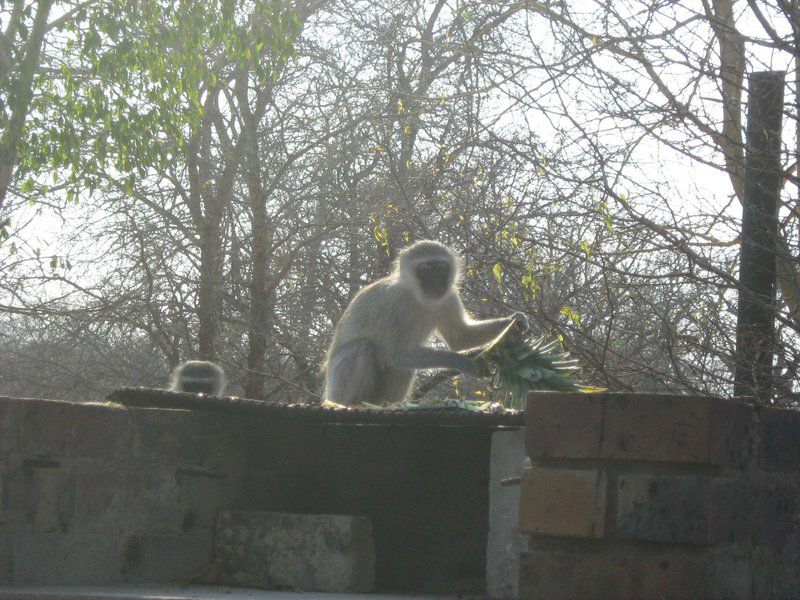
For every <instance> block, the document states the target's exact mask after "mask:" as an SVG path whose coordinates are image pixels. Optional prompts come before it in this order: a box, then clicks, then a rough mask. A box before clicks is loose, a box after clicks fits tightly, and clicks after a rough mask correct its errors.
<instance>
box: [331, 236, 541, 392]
mask: <svg viewBox="0 0 800 600" xmlns="http://www.w3.org/2000/svg"><path fill="white" fill-rule="evenodd" d="M460 272H461V264H460V260H459V259H458V257H457V256H456V255H455V253H453V251H452V250H450V249H449V248H448V247H447V246H445V245H444V244H440V243H439V242H434V241H420V242H417V243H415V244H413V245H411V246H409V247H408V248H406V249H405V250H403V251H402V252H401V253H400V256H399V257H398V259H397V261H396V263H395V267H394V272H393V273H392V274H391V275H389V276H388V277H384V278H383V279H380V280H378V281H376V282H375V283H372V284H371V285H368V286H367V287H365V288H364V289H362V290H361V291H360V292H359V293H358V294H357V295H356V297H355V298H353V301H352V302H351V303H350V305H349V306H348V307H347V309H346V310H345V312H344V314H343V315H342V318H341V320H340V321H339V324H338V325H337V326H336V330H335V332H334V335H333V341H332V342H331V345H330V348H328V354H327V356H326V358H325V364H324V367H323V369H324V371H325V373H326V383H325V400H328V401H331V402H336V403H338V404H359V403H361V402H364V401H367V402H372V403H389V404H391V403H395V402H401V401H402V400H403V399H405V397H406V396H407V395H408V393H409V391H410V389H411V387H412V385H413V383H414V376H415V371H416V369H457V370H459V371H461V372H463V373H468V374H470V375H475V376H481V375H482V372H481V367H480V366H479V364H478V363H477V362H476V361H475V360H474V359H472V358H471V357H469V356H467V355H465V354H459V353H458V351H459V350H469V349H473V348H478V347H480V346H483V345H485V344H486V343H488V342H490V341H492V340H493V339H495V338H496V337H497V336H498V335H500V333H502V331H503V329H505V328H506V327H507V326H508V325H509V324H510V323H511V321H512V320H516V322H517V323H519V327H520V329H523V330H527V328H528V321H527V319H526V317H525V315H523V314H521V313H515V314H514V315H512V316H510V317H502V318H499V319H488V320H485V321H476V320H474V319H472V318H470V317H469V315H467V313H466V312H465V310H464V305H463V304H462V302H461V297H460V296H459V293H458V288H457V282H458V278H459V275H460ZM434 332H437V333H438V335H439V337H441V338H442V339H443V340H444V342H445V343H446V344H447V346H448V347H449V348H450V349H449V350H444V349H436V348H430V347H427V346H426V345H425V344H426V343H427V342H428V341H429V340H430V338H431V336H432V335H433V334H434Z"/></svg>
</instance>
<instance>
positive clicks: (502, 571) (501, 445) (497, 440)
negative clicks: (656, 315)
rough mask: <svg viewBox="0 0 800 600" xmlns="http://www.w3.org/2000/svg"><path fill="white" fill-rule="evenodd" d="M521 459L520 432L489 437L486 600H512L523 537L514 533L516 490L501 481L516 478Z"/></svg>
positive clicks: (522, 438) (522, 440)
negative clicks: (510, 599) (487, 599)
mask: <svg viewBox="0 0 800 600" xmlns="http://www.w3.org/2000/svg"><path fill="white" fill-rule="evenodd" d="M527 462H528V460H527V458H526V457H525V431H524V430H523V429H516V430H508V431H497V432H495V433H493V434H492V456H491V463H490V466H489V538H488V540H487V543H486V594H487V595H488V596H489V597H490V598H516V596H517V585H518V583H519V555H520V553H522V552H523V551H524V550H525V548H526V540H525V536H523V535H522V534H520V533H519V532H518V531H517V513H518V512H519V501H520V486H519V485H509V486H502V485H501V484H500V483H501V481H503V480H504V479H509V478H512V477H519V476H520V475H521V474H522V471H523V469H524V468H525V466H526V464H527Z"/></svg>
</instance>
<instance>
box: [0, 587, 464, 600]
mask: <svg viewBox="0 0 800 600" xmlns="http://www.w3.org/2000/svg"><path fill="white" fill-rule="evenodd" d="M220 598H225V600H299V599H300V598H308V599H310V600H332V599H334V598H337V599H338V598H341V599H343V600H393V599H397V598H402V599H403V600H436V599H439V600H444V599H445V598H454V596H393V595H386V594H325V593H313V594H309V593H302V594H300V593H294V592H272V591H264V590H252V589H246V588H230V587H222V586H219V587H217V586H214V587H201V586H197V587H195V586H142V587H139V586H119V587H117V586H114V587H18V588H5V589H0V600H219V599H220Z"/></svg>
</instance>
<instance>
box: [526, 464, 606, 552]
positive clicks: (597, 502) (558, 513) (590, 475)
mask: <svg viewBox="0 0 800 600" xmlns="http://www.w3.org/2000/svg"><path fill="white" fill-rule="evenodd" d="M605 507H606V477H605V475H604V474H603V473H602V472H601V471H597V470H593V469H586V470H584V469H544V468H539V467H533V468H531V469H526V470H525V472H524V473H523V476H522V498H521V500H520V507H519V529H520V531H522V532H523V533H528V534H541V535H557V536H563V537H583V538H586V537H592V538H600V537H603V533H604V523H605Z"/></svg>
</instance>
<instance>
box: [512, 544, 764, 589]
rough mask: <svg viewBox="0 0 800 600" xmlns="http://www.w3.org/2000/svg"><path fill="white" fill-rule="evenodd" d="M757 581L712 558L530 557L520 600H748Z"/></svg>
mask: <svg viewBox="0 0 800 600" xmlns="http://www.w3.org/2000/svg"><path fill="white" fill-rule="evenodd" d="M752 579H753V578H752V572H751V569H750V567H749V566H748V565H747V564H745V563H739V562H732V561H724V560H719V559H713V558H710V557H699V556H698V557H688V556H687V557H663V558H658V557H644V556H614V555H611V554H584V553H578V552H575V553H558V552H527V553H524V554H523V555H522V556H521V558H520V583H519V598H520V599H521V600H538V599H542V600H550V599H553V598H564V599H566V598H581V599H582V600H641V599H646V598H658V599H659V600H672V599H674V600H686V599H687V598H703V599H704V600H739V599H742V600H743V599H748V600H749V599H750V598H752V596H751V586H752Z"/></svg>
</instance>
